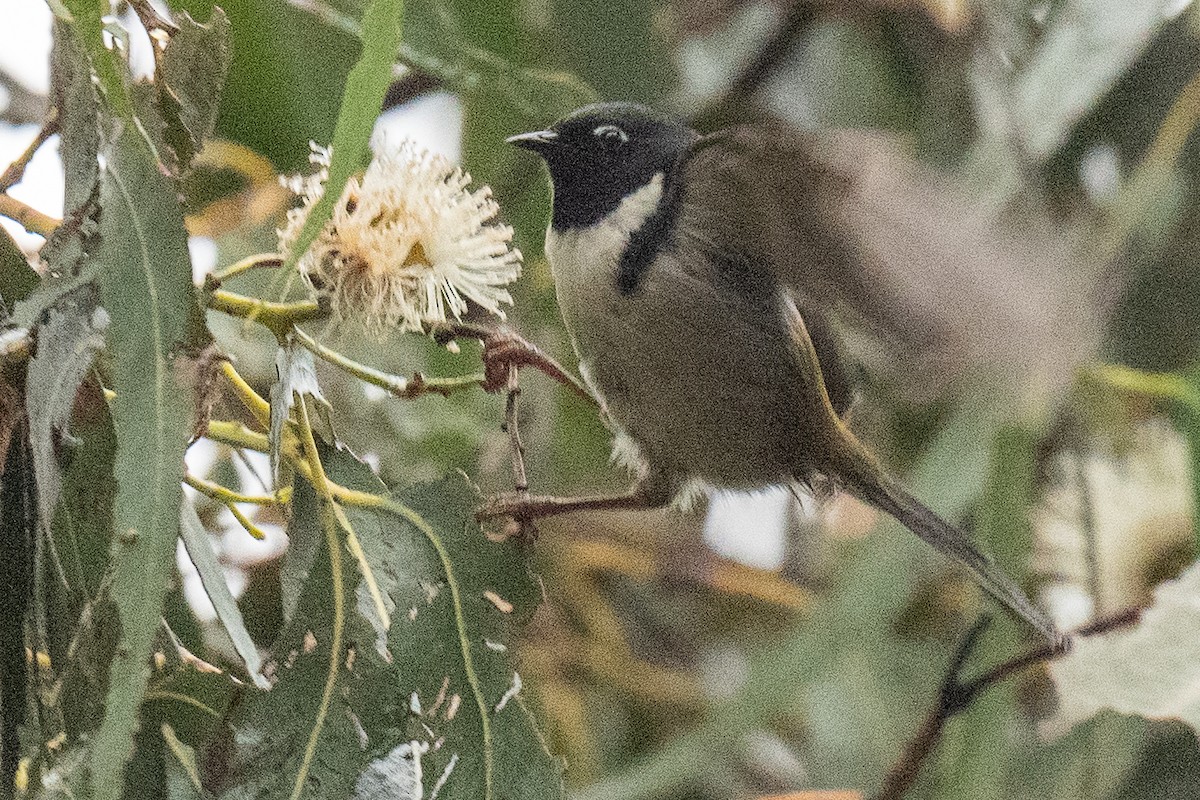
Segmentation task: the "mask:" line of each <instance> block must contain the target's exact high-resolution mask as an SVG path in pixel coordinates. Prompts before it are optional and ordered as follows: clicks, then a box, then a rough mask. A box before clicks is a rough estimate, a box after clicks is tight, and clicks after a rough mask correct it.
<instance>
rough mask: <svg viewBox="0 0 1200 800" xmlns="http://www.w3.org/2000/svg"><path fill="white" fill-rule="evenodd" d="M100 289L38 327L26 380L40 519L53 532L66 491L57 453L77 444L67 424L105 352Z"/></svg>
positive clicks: (63, 306) (70, 299) (65, 302)
mask: <svg viewBox="0 0 1200 800" xmlns="http://www.w3.org/2000/svg"><path fill="white" fill-rule="evenodd" d="M96 295H97V293H96V291H95V289H94V287H83V288H82V289H80V290H78V291H76V292H73V293H72V294H70V295H68V296H66V297H64V298H63V299H62V300H61V301H59V303H58V304H57V305H56V306H55V307H54V308H52V309H50V311H49V312H48V313H47V316H46V320H45V322H43V323H42V324H40V325H38V327H37V354H36V355H35V356H34V357H33V358H32V359H31V360H30V362H29V368H28V371H27V373H26V380H25V406H26V408H27V409H29V436H30V442H31V444H32V446H33V464H34V470H35V472H36V474H37V482H38V514H39V516H40V517H41V525H42V529H43V530H44V531H46V532H49V531H50V528H51V524H52V523H53V520H54V510H55V507H56V506H57V504H58V497H59V494H60V492H61V491H62V468H61V467H60V466H59V463H58V456H57V455H56V452H55V448H56V445H57V444H58V442H59V441H60V440H63V441H65V442H69V441H71V440H72V437H71V435H70V432H69V431H68V430H67V422H68V421H69V420H70V418H71V411H72V409H73V408H74V405H75V395H76V393H77V391H78V390H79V385H80V384H81V383H82V382H83V379H84V377H85V376H86V375H87V374H88V371H89V370H90V369H91V368H92V362H93V361H94V360H95V358H96V354H97V353H99V352H100V350H101V349H102V348H103V347H104V334H105V332H106V331H107V329H108V313H107V312H106V311H105V310H104V309H102V308H100V307H99V306H98V305H97V302H98V299H99V298H98V297H97V296H96Z"/></svg>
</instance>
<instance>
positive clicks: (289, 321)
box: [204, 289, 325, 341]
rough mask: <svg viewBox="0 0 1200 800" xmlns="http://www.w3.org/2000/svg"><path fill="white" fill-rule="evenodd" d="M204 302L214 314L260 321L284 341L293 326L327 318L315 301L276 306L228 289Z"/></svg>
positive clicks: (216, 291)
mask: <svg viewBox="0 0 1200 800" xmlns="http://www.w3.org/2000/svg"><path fill="white" fill-rule="evenodd" d="M204 303H205V305H206V306H207V307H208V308H210V309H213V310H214V311H220V312H221V313H223V314H228V315H230V316H231V317H239V318H241V319H244V320H250V321H254V322H257V323H259V324H260V325H262V326H263V327H265V328H267V329H268V330H269V331H271V333H273V334H275V337H276V338H277V339H279V340H280V341H283V339H284V338H285V337H286V336H287V334H288V332H289V331H291V329H292V326H293V325H295V324H297V323H300V322H306V321H308V320H313V319H319V318H321V317H324V316H325V310H324V309H322V308H321V306H320V305H319V304H317V303H316V302H314V301H312V300H301V301H298V302H295V303H274V302H271V301H269V300H259V299H258V298H257V297H247V296H245V295H241V294H236V293H234V292H227V291H225V290H224V289H214V290H213V291H211V292H209V293H208V295H207V297H206V298H205V301H204Z"/></svg>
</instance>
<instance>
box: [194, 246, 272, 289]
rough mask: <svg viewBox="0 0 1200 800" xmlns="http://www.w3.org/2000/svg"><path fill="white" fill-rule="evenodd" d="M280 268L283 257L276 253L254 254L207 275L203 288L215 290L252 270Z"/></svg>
mask: <svg viewBox="0 0 1200 800" xmlns="http://www.w3.org/2000/svg"><path fill="white" fill-rule="evenodd" d="M281 266H283V257H282V256H280V255H279V254H278V253H255V254H254V255H252V256H247V257H245V258H243V259H242V260H241V261H236V262H234V263H233V264H230V265H229V266H228V267H226V268H225V269H221V270H217V271H216V272H213V273H211V274H209V275H208V276H207V277H206V278H205V279H204V288H206V289H209V290H213V289H216V288H218V287H219V286H220V285H221V284H222V283H224V282H225V281H227V280H230V279H232V278H235V277H237V276H238V275H241V274H242V273H243V272H249V271H250V270H252V269H259V268H263V269H275V268H278V267H281Z"/></svg>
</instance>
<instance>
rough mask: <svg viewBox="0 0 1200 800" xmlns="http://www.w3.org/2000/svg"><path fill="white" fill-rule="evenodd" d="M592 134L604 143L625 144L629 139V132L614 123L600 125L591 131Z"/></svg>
mask: <svg viewBox="0 0 1200 800" xmlns="http://www.w3.org/2000/svg"><path fill="white" fill-rule="evenodd" d="M592 135H593V136H595V137H596V138H597V139H599V140H600V141H602V142H604V143H605V144H625V143H626V142H628V141H629V134H627V133H626V132H625V131H623V130H621V129H620V128H618V127H617V126H616V125H601V126H599V127H598V128H596V129H595V130H594V131H592Z"/></svg>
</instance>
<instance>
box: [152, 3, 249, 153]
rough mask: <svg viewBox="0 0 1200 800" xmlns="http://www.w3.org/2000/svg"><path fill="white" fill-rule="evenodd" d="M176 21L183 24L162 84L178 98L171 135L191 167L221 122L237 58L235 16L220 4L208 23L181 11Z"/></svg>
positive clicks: (166, 57) (165, 60) (166, 58)
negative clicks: (231, 68) (223, 92)
mask: <svg viewBox="0 0 1200 800" xmlns="http://www.w3.org/2000/svg"><path fill="white" fill-rule="evenodd" d="M175 23H176V25H178V27H179V30H178V31H176V32H175V33H173V34H172V35H171V41H170V43H169V44H168V45H167V48H166V49H165V50H164V51H163V55H162V62H161V69H160V74H159V82H158V84H157V85H158V89H159V92H160V93H161V94H163V95H167V96H169V97H170V99H171V100H172V101H173V103H172V104H170V105H171V106H172V113H170V114H168V115H167V116H168V117H169V122H170V123H171V124H170V127H169V129H168V139H169V141H170V142H171V144H172V147H173V149H174V150H175V153H176V156H177V157H178V159H179V163H180V166H181V168H186V166H187V165H188V163H190V161H191V159H192V156H193V155H195V153H197V152H198V151H199V150H200V148H201V147H202V146H203V144H204V140H205V139H207V138H208V137H209V136H211V135H212V133H213V130H214V128H215V127H216V124H217V112H218V111H219V109H220V101H221V89H222V88H223V87H224V85H225V76H226V74H227V73H228V72H229V64H230V62H231V61H232V59H233V49H232V42H231V40H232V33H231V30H230V25H229V18H228V17H227V16H225V12H224V11H222V10H221V8H220V7H218V6H214V7H213V12H212V17H211V18H210V19H209V21H208V23H207V24H201V23H199V22H196V21H195V20H193V19H192V17H191V16H190V15H189V14H188V13H187V12H181V13H180V14H178V15H177V17H176V20H175ZM164 113H165V114H166V112H165V111H164ZM176 123H178V127H176Z"/></svg>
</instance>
